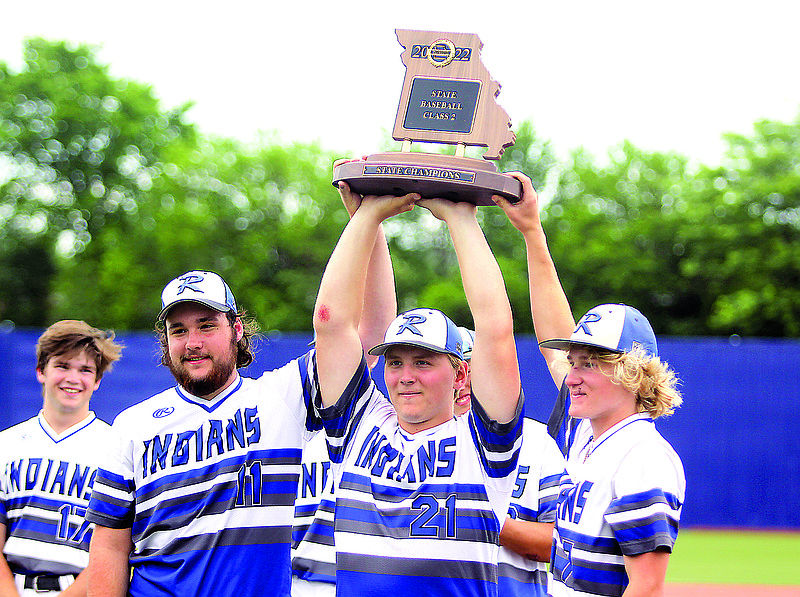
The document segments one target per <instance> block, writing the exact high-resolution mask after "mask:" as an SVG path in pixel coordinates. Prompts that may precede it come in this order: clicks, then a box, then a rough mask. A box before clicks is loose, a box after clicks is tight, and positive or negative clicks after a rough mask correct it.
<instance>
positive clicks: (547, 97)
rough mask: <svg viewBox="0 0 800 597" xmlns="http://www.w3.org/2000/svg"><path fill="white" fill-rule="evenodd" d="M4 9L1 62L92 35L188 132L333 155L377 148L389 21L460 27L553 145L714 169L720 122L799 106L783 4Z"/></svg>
mask: <svg viewBox="0 0 800 597" xmlns="http://www.w3.org/2000/svg"><path fill="white" fill-rule="evenodd" d="M4 4H5V6H4V8H3V18H2V22H1V23H0V60H2V61H5V62H7V63H9V64H10V65H12V66H13V67H15V68H18V67H19V65H20V64H21V49H22V40H23V39H24V38H26V37H30V36H42V37H46V38H49V39H64V40H72V41H76V42H85V43H91V44H97V45H99V46H100V47H101V51H100V54H99V55H100V58H101V60H102V61H103V62H105V63H106V64H108V65H109V66H110V68H111V72H112V74H113V75H114V76H116V77H124V78H129V79H135V80H138V81H141V82H144V83H148V84H151V85H152V86H153V88H154V90H155V93H156V95H157V96H158V97H159V98H161V100H162V101H163V107H164V108H169V107H173V106H175V105H179V104H182V103H184V102H187V101H194V102H195V106H194V107H193V108H192V110H191V111H190V112H189V118H190V120H191V121H192V122H194V123H195V124H197V125H198V126H199V128H200V129H201V130H202V131H203V132H205V133H215V134H219V135H223V136H228V137H236V138H240V139H242V140H249V139H252V138H253V135H254V134H255V133H256V131H258V130H263V131H272V130H278V131H280V133H281V137H282V138H283V139H284V140H287V141H288V140H299V141H312V140H318V141H319V142H320V143H321V144H322V146H323V147H325V148H328V149H332V150H336V151H340V152H341V153H342V154H343V155H345V154H349V153H354V154H357V155H361V154H367V153H372V152H374V151H378V150H380V149H381V142H382V139H383V135H384V134H385V131H388V130H391V127H392V126H393V124H394V118H395V114H396V111H397V104H398V100H399V94H400V87H401V84H402V81H403V75H404V66H403V64H402V62H401V60H400V53H401V51H402V48H401V46H400V45H399V44H398V42H397V39H396V37H395V34H394V29H395V28H405V29H426V30H432V31H461V32H469V33H477V34H478V35H479V36H480V38H481V40H482V41H483V44H484V48H483V52H482V58H483V62H484V64H485V66H486V67H487V69H488V70H489V72H490V73H491V74H492V76H493V78H494V79H496V80H497V81H499V82H500V84H501V85H502V92H501V93H500V95H499V97H498V102H499V103H500V104H501V105H502V106H503V107H504V108H505V109H506V111H507V112H508V113H509V115H510V116H511V119H512V121H513V122H515V123H518V122H520V121H522V120H531V121H532V122H533V123H534V125H535V127H536V129H537V131H538V133H539V135H540V136H543V137H545V138H548V139H550V140H551V141H552V142H553V144H554V146H555V148H556V149H557V151H558V153H559V154H560V155H562V156H565V155H566V154H567V152H568V151H569V150H570V149H573V148H576V147H578V146H583V147H586V148H587V149H588V150H589V151H591V152H592V153H594V154H595V155H597V156H603V155H605V154H606V153H607V151H608V150H609V149H610V148H611V147H613V146H614V145H617V144H618V143H620V142H621V141H622V140H623V139H630V140H631V141H632V142H633V143H635V144H636V145H638V146H640V147H644V148H646V149H653V150H660V151H671V150H676V151H679V152H681V153H683V154H685V155H688V156H690V157H692V158H694V159H696V160H699V161H702V162H704V163H707V164H712V163H718V162H719V161H720V159H721V153H722V149H723V144H722V142H721V139H720V135H721V134H722V133H723V132H725V131H732V132H740V133H745V134H747V133H749V132H750V131H751V130H752V124H753V122H754V121H756V120H758V119H760V118H773V119H778V120H783V121H789V120H793V119H794V118H795V116H796V115H797V113H798V108H800V77H799V76H798V74H797V73H798V57H799V55H800V51H798V47H797V32H796V29H797V23H798V22H800V3H796V2H786V1H785V0H761V1H760V2H747V3H745V2H736V1H731V0H728V1H726V2H716V1H714V2H712V1H704V0H673V1H671V2H661V3H658V2H646V1H645V2H642V1H641V0H639V1H635V2H634V1H627V0H607V1H606V2H597V1H586V2H583V1H581V2H574V1H568V0H561V1H552V0H551V1H548V2H540V1H538V0H526V1H517V0H511V1H503V0H500V1H491V0H486V1H484V2H477V1H474V0H461V1H456V0H454V1H453V2H419V1H415V0H411V1H407V2H387V3H383V2H379V1H375V0H372V1H362V0H356V1H350V2H339V3H336V2H308V1H305V0H295V1H291V0H289V1H285V2H280V3H278V2H264V1H261V2H245V1H242V0H227V1H225V2H201V1H197V0H195V1H193V2H186V1H184V0H160V1H153V0H139V1H137V2H109V1H108V0H103V1H94V0H72V1H70V2H65V1H63V0H59V1H54V0H39V1H36V2H23V1H21V0H16V1H14V2H13V3H10V2H8V3H4Z"/></svg>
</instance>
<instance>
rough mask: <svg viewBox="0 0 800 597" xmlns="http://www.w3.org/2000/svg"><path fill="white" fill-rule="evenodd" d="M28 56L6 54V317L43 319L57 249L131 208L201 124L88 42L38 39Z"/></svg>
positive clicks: (1, 295) (0, 185)
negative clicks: (114, 71) (14, 58)
mask: <svg viewBox="0 0 800 597" xmlns="http://www.w3.org/2000/svg"><path fill="white" fill-rule="evenodd" d="M24 61H25V64H24V67H23V69H22V70H21V71H20V72H19V73H14V72H11V71H10V70H9V68H8V67H7V65H6V64H4V63H0V263H2V264H3V265H2V266H0V319H11V320H13V321H14V322H16V323H17V324H18V325H43V324H45V323H47V321H48V319H49V317H50V315H51V312H50V309H51V307H52V306H53V304H52V299H53V295H52V293H51V289H52V287H51V281H52V277H53V275H54V274H55V273H56V271H57V270H58V267H59V264H58V259H59V257H63V258H67V259H71V258H73V257H74V256H75V255H77V254H80V253H81V252H82V251H84V250H85V249H86V248H87V247H88V246H89V245H90V243H91V242H92V240H93V239H94V238H96V237H97V236H98V235H99V234H101V232H102V230H103V229H104V228H105V227H106V226H108V225H110V224H111V225H113V224H123V225H124V223H125V222H126V221H127V220H128V219H130V218H131V216H133V215H135V214H136V213H137V210H138V206H139V202H140V199H141V197H142V195H143V193H146V192H147V191H149V189H150V187H151V184H152V178H153V171H152V169H153V167H154V165H155V164H156V163H157V162H158V161H159V160H160V159H162V158H163V157H164V156H168V155H169V154H170V152H171V151H173V150H174V148H175V147H176V146H182V145H183V144H184V143H191V142H192V140H193V138H194V135H195V133H194V129H193V128H192V127H191V126H189V125H187V124H185V123H184V122H183V120H182V119H183V116H184V112H185V110H186V109H187V108H188V106H184V107H181V108H178V109H176V110H173V111H163V110H162V109H161V108H160V107H159V104H158V101H157V99H156V98H155V97H154V95H153V93H152V91H151V89H150V88H149V87H147V86H145V85H141V84H139V83H134V82H130V81H124V80H114V79H112V78H111V77H110V76H109V74H108V69H107V67H105V66H104V65H101V64H99V63H98V62H97V60H96V58H95V55H94V50H93V49H91V48H89V47H87V46H78V47H76V48H71V47H68V46H67V44H65V43H63V42H50V41H45V40H42V39H32V40H29V41H27V42H26V44H25V48H24ZM87 283H89V284H91V281H90V280H88V279H84V280H83V284H87Z"/></svg>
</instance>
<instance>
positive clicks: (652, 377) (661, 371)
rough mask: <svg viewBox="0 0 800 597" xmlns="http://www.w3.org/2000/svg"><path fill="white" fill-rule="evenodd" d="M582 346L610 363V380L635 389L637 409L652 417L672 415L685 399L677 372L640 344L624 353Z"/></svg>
mask: <svg viewBox="0 0 800 597" xmlns="http://www.w3.org/2000/svg"><path fill="white" fill-rule="evenodd" d="M581 348H586V349H587V350H588V351H589V353H590V355H591V356H592V357H594V358H596V359H597V360H598V361H599V362H601V363H608V364H609V365H611V374H610V376H609V377H610V379H611V381H612V382H614V383H615V384H618V385H621V386H622V387H624V388H625V389H626V390H629V391H630V392H633V394H634V395H635V396H636V408H637V410H638V412H640V413H647V414H649V415H650V417H651V418H653V419H657V418H658V417H666V416H669V415H671V414H672V413H673V412H675V409H676V408H678V407H679V406H680V405H681V403H682V402H683V397H682V396H681V393H680V392H679V391H678V385H679V384H680V380H679V379H678V378H677V376H676V375H675V371H673V370H672V369H671V368H670V366H669V365H668V364H667V363H664V362H662V361H661V359H660V358H658V357H657V356H652V355H650V354H648V353H647V352H645V350H644V349H643V348H641V347H638V346H637V347H636V348H634V349H633V350H632V351H630V352H624V353H616V352H610V351H607V350H601V349H595V348H590V347H587V346H582V347H581ZM563 358H564V361H565V362H566V359H567V353H566V352H564V353H563ZM600 370H601V371H603V370H602V369H600Z"/></svg>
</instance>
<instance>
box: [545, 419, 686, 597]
mask: <svg viewBox="0 0 800 597" xmlns="http://www.w3.org/2000/svg"><path fill="white" fill-rule="evenodd" d="M587 429H588V431H589V432H590V431H591V427H590V426H586V425H581V426H579V428H578V430H579V431H578V435H576V437H575V442H574V443H573V446H572V449H571V450H570V453H569V457H568V459H567V472H568V474H569V477H570V478H571V482H570V481H569V480H568V479H567V480H565V481H564V482H563V483H562V489H561V494H560V495H559V501H558V516H557V519H556V529H555V534H554V544H553V558H552V575H551V576H552V578H551V579H550V581H551V583H550V586H549V591H550V595H553V596H554V597H560V596H562V595H570V596H572V595H622V592H623V591H624V590H625V587H626V586H627V585H628V576H627V573H626V572H625V565H624V559H623V556H624V555H638V554H641V553H647V552H651V551H655V550H656V549H657V548H666V549H668V550H670V551H671V550H672V546H673V545H674V543H675V539H676V537H677V535H678V523H679V520H680V513H681V508H682V506H683V500H684V496H685V491H686V479H685V477H684V472H683V465H682V464H681V461H680V458H679V457H678V455H677V454H676V453H675V451H674V450H673V449H672V446H670V445H669V443H668V442H667V441H666V440H665V439H664V438H663V437H661V434H660V433H658V431H657V430H656V427H655V424H654V422H653V420H652V419H651V418H650V417H649V416H648V415H647V414H636V415H632V416H630V417H628V418H626V419H624V420H622V421H620V422H619V423H617V424H616V425H615V426H613V427H612V428H611V429H609V430H608V431H606V432H605V433H604V434H603V435H601V436H600V437H598V438H594V439H593V438H591V436H590V435H589V434H587V432H586V430H587ZM587 435H589V437H587Z"/></svg>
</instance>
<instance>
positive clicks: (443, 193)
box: [333, 152, 522, 205]
mask: <svg viewBox="0 0 800 597" xmlns="http://www.w3.org/2000/svg"><path fill="white" fill-rule="evenodd" d="M341 181H344V182H346V183H347V184H348V185H350V189H351V190H353V191H354V192H356V193H358V194H360V195H406V194H407V193H419V194H420V196H421V197H423V198H425V199H434V198H440V199H447V200H449V201H468V202H469V203H474V204H475V205H494V204H495V203H494V201H492V195H501V196H502V197H505V198H506V199H508V200H509V201H511V202H512V203H516V202H517V201H519V200H520V198H521V197H522V184H521V183H520V182H519V181H518V180H517V179H516V178H512V177H511V176H507V175H505V174H501V173H499V172H498V171H497V167H496V166H495V165H494V164H493V163H491V162H488V161H486V160H483V159H475V158H467V157H461V156H453V155H440V154H435V153H420V152H389V153H374V154H372V155H370V156H368V157H367V159H366V161H356V162H346V163H344V164H340V165H339V166H337V167H336V168H334V169H333V185H334V186H336V185H338V184H339V182H341Z"/></svg>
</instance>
